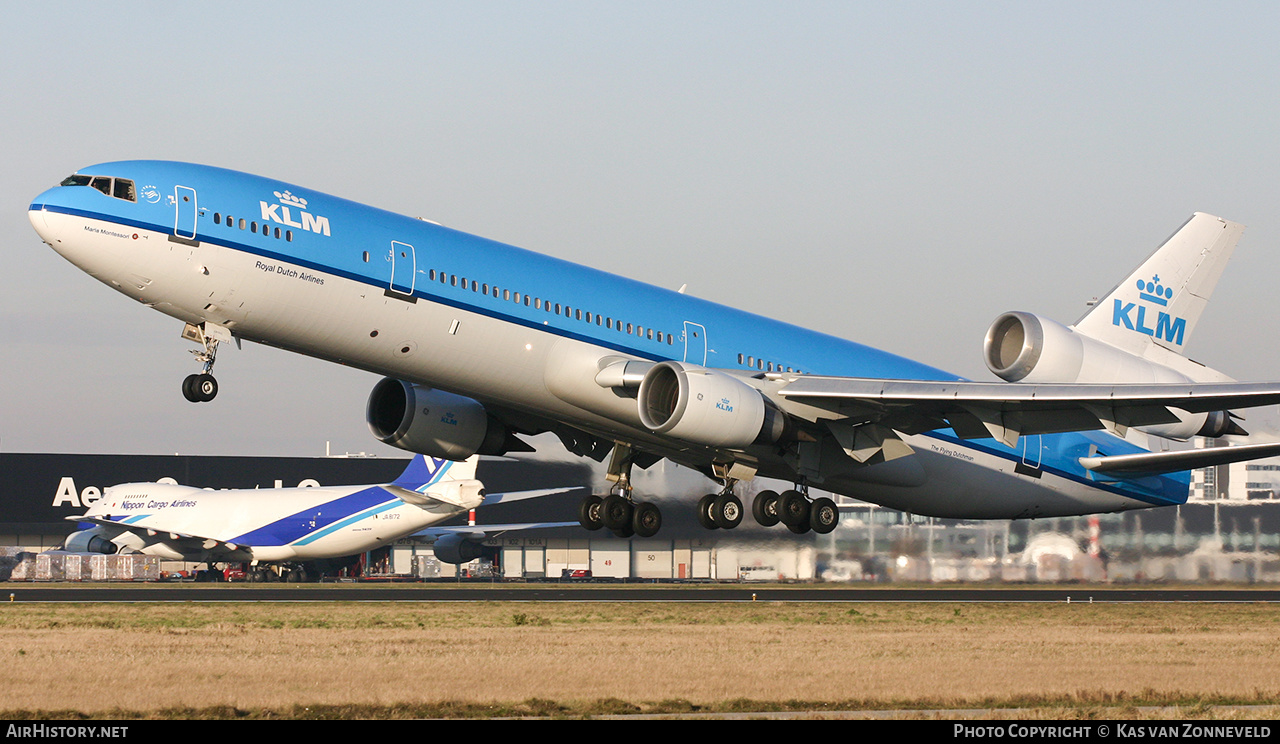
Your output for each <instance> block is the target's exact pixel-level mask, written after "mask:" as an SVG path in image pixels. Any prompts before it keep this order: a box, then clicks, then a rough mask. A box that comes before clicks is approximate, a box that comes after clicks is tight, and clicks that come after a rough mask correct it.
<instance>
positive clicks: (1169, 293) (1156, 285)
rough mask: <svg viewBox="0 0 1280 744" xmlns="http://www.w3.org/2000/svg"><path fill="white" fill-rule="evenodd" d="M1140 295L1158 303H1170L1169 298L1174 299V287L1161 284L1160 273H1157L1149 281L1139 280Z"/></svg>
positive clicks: (1141, 297) (1144, 298)
mask: <svg viewBox="0 0 1280 744" xmlns="http://www.w3.org/2000/svg"><path fill="white" fill-rule="evenodd" d="M1138 297H1139V298H1140V299H1143V300H1147V301H1148V302H1154V303H1156V304H1157V305H1162V306H1164V305H1168V304H1169V300H1171V299H1173V287H1162V286H1160V275H1159V274H1156V275H1155V276H1152V277H1151V281H1149V282H1148V281H1143V280H1142V279H1139V280H1138Z"/></svg>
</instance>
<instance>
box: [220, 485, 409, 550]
mask: <svg viewBox="0 0 1280 744" xmlns="http://www.w3.org/2000/svg"><path fill="white" fill-rule="evenodd" d="M401 503H402V502H401V501H400V499H397V498H395V497H393V496H391V495H390V494H388V493H387V492H386V491H384V490H383V489H382V488H381V487H380V486H371V487H369V488H366V489H363V490H360V491H356V492H355V493H353V494H350V495H347V496H343V497H341V498H338V499H334V500H333V501H327V502H325V503H323V504H316V505H315V506H311V507H308V508H306V509H304V510H302V511H299V512H295V513H293V514H290V515H289V516H287V517H282V518H281V519H277V520H276V521H274V522H271V523H270V524H264V525H263V526H261V527H258V528H257V529H255V530H252V531H250V532H246V533H244V534H243V535H239V536H236V537H232V538H230V539H228V540H227V541H226V542H229V543H235V544H239V545H252V546H254V547H267V546H270V547H275V546H281V545H291V544H293V543H295V542H299V543H300V544H306V543H307V542H310V541H311V540H314V539H316V538H317V537H319V535H317V534H316V533H320V532H325V533H326V534H327V533H328V532H331V531H333V530H335V529H338V528H340V527H342V526H346V525H347V524H350V523H352V522H355V521H358V520H359V519H363V518H364V517H367V516H371V515H372V514H375V513H378V512H381V511H385V510H386V509H389V508H393V507H395V506H399V505H400V504H401Z"/></svg>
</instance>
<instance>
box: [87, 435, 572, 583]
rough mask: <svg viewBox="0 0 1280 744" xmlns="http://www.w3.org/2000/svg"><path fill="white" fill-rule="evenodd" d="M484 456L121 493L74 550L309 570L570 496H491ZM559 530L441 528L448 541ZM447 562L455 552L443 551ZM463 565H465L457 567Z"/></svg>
mask: <svg viewBox="0 0 1280 744" xmlns="http://www.w3.org/2000/svg"><path fill="white" fill-rule="evenodd" d="M478 459H479V457H478V456H475V457H472V458H469V459H468V460H466V461H465V462H453V461H451V460H444V459H439V458H426V457H423V456H422V455H418V456H416V457H414V458H413V459H412V460H410V461H409V464H408V466H407V467H406V468H405V471H404V473H403V474H402V475H401V476H400V477H399V478H397V479H396V480H395V481H394V482H392V483H386V484H378V485H362V486H316V487H310V488H307V487H300V488H271V489H256V488H255V489H231V490H222V491H214V490H210V489H201V488H194V487H191V486H182V485H177V484H172V483H125V484H121V485H117V486H111V487H109V488H107V489H106V491H105V492H104V493H103V495H102V498H100V499H99V500H98V501H96V502H95V503H94V504H93V505H92V506H91V507H90V508H89V509H88V510H87V511H86V512H85V513H84V514H83V515H81V516H78V517H68V519H69V520H71V521H76V522H80V523H82V524H83V525H84V526H85V527H86V528H85V529H83V530H81V531H79V532H76V533H73V534H72V535H71V536H70V537H69V538H68V539H67V542H66V545H65V547H66V549H68V550H71V551H78V552H93V553H117V552H136V553H144V554H148V555H158V556H161V557H163V558H169V559H173V560H186V561H195V562H226V561H251V562H255V563H277V562H303V561H313V560H323V559H332V558H340V557H345V556H350V555H356V554H359V553H363V552H366V551H370V550H374V549H376V548H380V547H385V546H387V545H390V544H392V543H393V542H394V541H396V540H398V539H400V538H402V537H406V536H408V535H414V534H418V533H422V532H423V531H424V530H428V528H432V527H434V526H435V525H438V524H439V523H441V522H444V521H445V520H448V519H450V518H451V517H454V516H457V515H459V514H463V513H466V512H469V511H471V510H473V509H475V508H477V507H479V506H481V505H483V504H493V503H497V502H502V501H515V500H520V499H526V498H537V497H539V496H545V495H548V494H550V493H558V492H560V491H563V490H571V489H555V490H547V491H525V492H516V493H509V494H486V493H485V491H484V485H483V484H482V483H481V482H480V481H479V480H477V479H476V477H475V475H476V461H477V460H478ZM552 526H564V523H556V524H550V523H547V524H536V525H535V524H525V525H488V526H483V527H465V528H436V529H437V530H439V531H441V532H442V533H443V532H450V533H451V534H450V537H447V538H445V541H446V543H449V542H452V548H453V549H454V550H456V549H457V547H458V544H459V542H460V541H462V540H483V539H484V538H485V537H486V536H487V535H488V534H489V533H496V532H502V531H506V530H510V529H514V528H517V527H518V528H530V527H552ZM437 553H438V554H439V555H440V556H441V557H442V560H447V555H446V554H447V553H448V550H447V549H446V550H438V551H437ZM454 562H459V561H454Z"/></svg>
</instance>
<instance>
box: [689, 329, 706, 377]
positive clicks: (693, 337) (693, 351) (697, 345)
mask: <svg viewBox="0 0 1280 744" xmlns="http://www.w3.org/2000/svg"><path fill="white" fill-rule="evenodd" d="M684 361H685V362H688V363H689V364H700V365H702V366H704V367H705V366H706V365H707V329H706V328H704V327H702V326H701V325H699V324H697V323H691V322H689V321H687V320H686V321H685V322H684Z"/></svg>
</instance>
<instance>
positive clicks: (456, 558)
mask: <svg viewBox="0 0 1280 744" xmlns="http://www.w3.org/2000/svg"><path fill="white" fill-rule="evenodd" d="M432 550H433V551H434V552H435V554H436V559H437V560H441V561H444V562H445V563H453V564H461V563H468V562H470V561H474V560H475V559H477V558H480V557H482V556H483V555H484V546H482V545H481V544H480V543H478V542H476V541H475V540H473V539H471V538H470V537H469V536H468V535H464V534H460V533H453V534H448V535H441V536H440V537H438V538H436V542H435V545H434V547H433V548H432Z"/></svg>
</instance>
